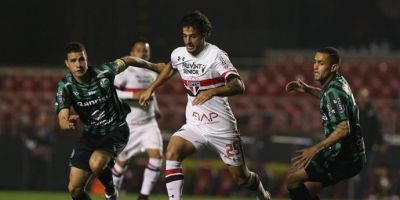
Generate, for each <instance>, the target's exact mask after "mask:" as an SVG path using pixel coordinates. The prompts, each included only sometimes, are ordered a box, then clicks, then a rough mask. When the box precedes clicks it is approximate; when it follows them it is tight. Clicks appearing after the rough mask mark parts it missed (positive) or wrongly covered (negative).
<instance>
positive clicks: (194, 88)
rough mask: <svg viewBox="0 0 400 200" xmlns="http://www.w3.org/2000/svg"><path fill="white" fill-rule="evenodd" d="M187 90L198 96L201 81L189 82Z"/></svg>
mask: <svg viewBox="0 0 400 200" xmlns="http://www.w3.org/2000/svg"><path fill="white" fill-rule="evenodd" d="M187 88H188V89H189V90H190V91H191V92H192V94H194V95H196V94H197V92H198V91H199V89H200V82H199V81H188V82H187Z"/></svg>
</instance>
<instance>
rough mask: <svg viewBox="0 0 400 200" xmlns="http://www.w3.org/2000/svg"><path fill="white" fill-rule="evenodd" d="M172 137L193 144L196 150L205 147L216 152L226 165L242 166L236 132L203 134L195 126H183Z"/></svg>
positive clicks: (240, 145)
mask: <svg viewBox="0 0 400 200" xmlns="http://www.w3.org/2000/svg"><path fill="white" fill-rule="evenodd" d="M173 136H179V137H181V138H183V139H185V140H187V141H189V142H191V143H192V144H193V146H194V147H195V148H196V149H200V148H201V147H203V146H205V147H208V148H210V149H211V150H214V151H216V152H217V153H218V154H219V156H220V157H221V159H222V161H223V162H224V163H225V164H227V165H232V166H240V165H242V164H244V154H243V148H242V141H241V139H240V135H239V133H238V132H237V131H235V130H232V132H227V133H226V134H221V133H218V135H217V134H214V135H213V134H212V133H205V132H204V131H202V130H201V129H199V128H198V127H197V126H195V125H191V124H185V125H183V126H182V128H181V129H179V130H178V131H177V132H176V133H174V135H173Z"/></svg>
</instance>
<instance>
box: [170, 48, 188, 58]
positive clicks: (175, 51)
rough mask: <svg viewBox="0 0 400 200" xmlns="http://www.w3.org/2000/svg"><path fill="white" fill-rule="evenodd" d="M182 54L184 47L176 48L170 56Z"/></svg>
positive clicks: (184, 50) (184, 51)
mask: <svg viewBox="0 0 400 200" xmlns="http://www.w3.org/2000/svg"><path fill="white" fill-rule="evenodd" d="M182 53H186V47H177V48H175V49H174V50H173V51H172V53H171V56H173V55H176V54H182Z"/></svg>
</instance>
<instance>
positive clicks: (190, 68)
mask: <svg viewBox="0 0 400 200" xmlns="http://www.w3.org/2000/svg"><path fill="white" fill-rule="evenodd" d="M182 66H183V73H184V74H191V75H200V74H203V73H204V70H205V68H206V66H205V65H203V64H196V63H195V62H192V63H187V62H184V63H182Z"/></svg>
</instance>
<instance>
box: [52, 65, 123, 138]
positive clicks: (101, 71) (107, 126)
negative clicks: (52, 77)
mask: <svg viewBox="0 0 400 200" xmlns="http://www.w3.org/2000/svg"><path fill="white" fill-rule="evenodd" d="M122 64H124V63H123V62H110V63H106V64H103V65H101V66H98V67H92V66H90V67H89V68H88V71H87V72H86V73H90V77H91V79H90V81H89V82H87V83H78V82H77V81H76V80H75V79H74V77H73V76H72V74H71V73H68V74H67V75H66V76H65V77H64V78H63V79H62V80H60V81H59V82H58V84H57V93H56V101H55V102H56V103H55V111H56V113H58V112H60V110H61V109H63V108H68V109H70V108H71V107H72V108H73V109H74V110H75V112H76V113H77V114H78V115H79V118H80V120H81V121H82V123H83V124H84V126H83V128H84V131H83V132H84V133H85V134H95V135H106V134H108V133H109V132H111V131H113V130H114V129H116V128H117V127H119V126H121V125H122V124H124V123H125V117H126V115H127V114H128V113H129V112H130V108H129V106H128V105H127V104H125V103H123V102H121V101H120V100H119V99H118V96H117V93H116V90H115V87H114V78H115V71H116V69H117V68H118V67H119V65H122Z"/></svg>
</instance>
